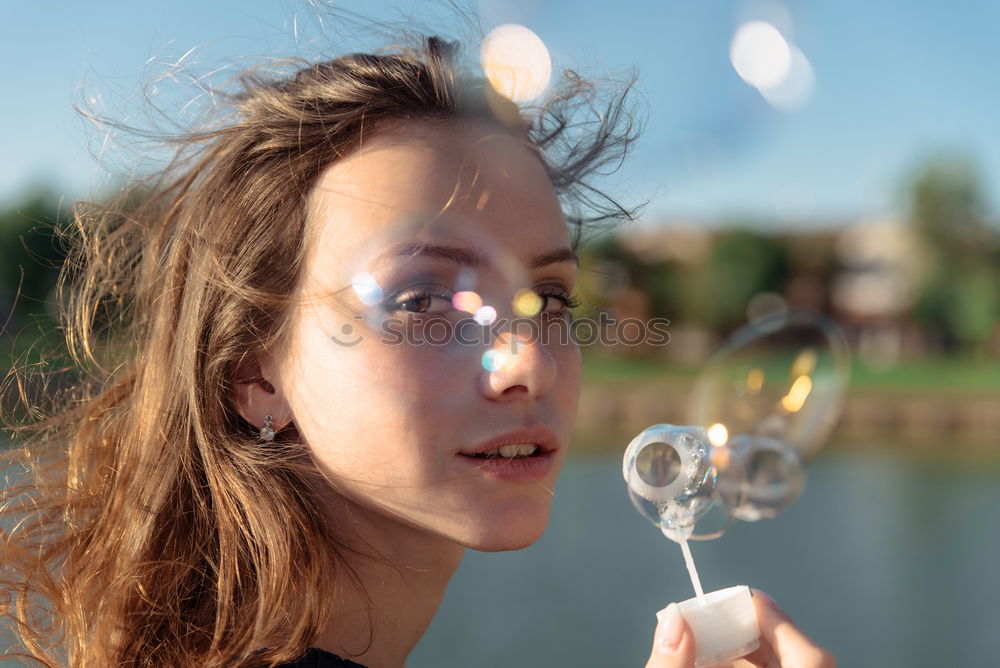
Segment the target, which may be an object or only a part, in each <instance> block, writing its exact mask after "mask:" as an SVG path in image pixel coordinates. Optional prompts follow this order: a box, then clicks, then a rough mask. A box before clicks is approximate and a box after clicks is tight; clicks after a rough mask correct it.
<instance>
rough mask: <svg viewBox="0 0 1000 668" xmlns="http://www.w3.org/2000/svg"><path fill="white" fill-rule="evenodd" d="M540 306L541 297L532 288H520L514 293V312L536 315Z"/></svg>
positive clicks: (541, 302) (527, 315)
mask: <svg viewBox="0 0 1000 668" xmlns="http://www.w3.org/2000/svg"><path fill="white" fill-rule="evenodd" d="M542 306H543V301H542V298H541V296H539V294H538V293H537V292H535V291H534V290H529V289H528V288H522V289H521V290H518V291H517V293H516V294H515V295H514V312H515V313H517V314H518V315H520V316H524V317H526V318H530V317H532V316H534V315H537V314H538V312H539V311H541V310H542Z"/></svg>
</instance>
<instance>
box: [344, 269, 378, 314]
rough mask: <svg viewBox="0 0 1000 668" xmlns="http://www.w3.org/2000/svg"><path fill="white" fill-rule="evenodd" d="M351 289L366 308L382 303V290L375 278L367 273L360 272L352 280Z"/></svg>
mask: <svg viewBox="0 0 1000 668" xmlns="http://www.w3.org/2000/svg"><path fill="white" fill-rule="evenodd" d="M351 288H353V289H354V294H356V295H357V296H358V299H360V300H361V303H362V304H364V305H365V306H374V305H375V304H378V303H379V302H381V301H382V288H381V287H380V286H379V284H378V281H377V280H375V277H374V276H372V275H371V274H369V273H368V272H366V271H359V272H358V273H356V274H354V277H353V278H352V279H351Z"/></svg>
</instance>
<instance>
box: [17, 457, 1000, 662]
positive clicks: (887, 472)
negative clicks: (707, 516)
mask: <svg viewBox="0 0 1000 668" xmlns="http://www.w3.org/2000/svg"><path fill="white" fill-rule="evenodd" d="M692 551H693V553H694V557H695V561H696V563H697V565H698V570H699V572H700V574H701V579H702V582H703V584H704V585H705V588H706V590H709V589H718V588H722V587H727V586H730V585H735V584H749V585H751V586H754V587H759V588H761V589H763V590H764V591H766V592H768V593H770V594H771V595H772V596H774V598H775V599H777V601H778V603H779V604H781V606H782V607H783V608H784V609H785V610H786V611H787V612H788V613H789V614H790V615H791V616H792V617H793V619H795V620H796V622H797V623H798V624H799V626H800V627H801V628H803V629H804V630H805V631H806V632H807V633H808V634H809V635H810V636H812V637H813V638H814V639H815V640H816V641H817V642H819V643H820V644H821V645H823V646H824V647H826V648H828V649H830V650H832V651H833V652H834V654H835V655H836V656H837V659H838V662H839V665H841V666H844V667H845V668H854V667H868V666H870V667H872V668H876V667H877V668H893V667H896V666H899V667H906V668H920V667H926V668H941V667H942V666H972V665H997V664H998V663H1000V659H998V650H997V646H998V643H997V637H998V635H1000V604H998V601H1000V570H998V566H997V564H998V562H1000V559H998V557H1000V466H998V465H997V463H996V462H992V463H989V464H983V463H979V464H977V463H975V462H968V461H966V462H964V463H962V462H960V463H955V462H948V461H946V460H943V459H939V460H934V461H931V460H927V459H916V458H913V457H906V456H902V455H898V454H886V453H882V454H873V453H866V454H828V455H825V456H823V457H821V458H819V459H818V460H816V461H814V462H812V464H811V465H810V468H809V477H808V484H807V487H806V491H805V493H804V494H803V496H802V498H800V499H799V501H798V502H797V503H796V504H795V505H793V506H792V507H791V508H790V509H789V510H787V511H786V512H785V513H784V514H782V515H781V516H780V517H778V518H777V519H774V520H765V521H762V522H757V523H754V524H744V523H737V524H736V525H735V526H733V527H732V528H731V529H730V530H729V532H728V533H727V534H726V535H725V536H723V537H722V538H721V539H718V540H714V541H707V542H696V543H692ZM692 595H693V591H692V589H691V582H690V580H689V579H688V576H687V573H686V571H685V568H684V561H683V558H682V555H681V550H680V548H679V547H678V546H677V545H676V544H674V543H671V542H669V541H668V540H666V539H665V538H663V537H662V536H661V535H660V534H659V532H658V531H657V530H656V529H655V528H654V527H652V526H651V525H649V524H647V523H646V521H645V520H643V519H642V518H641V517H640V515H639V514H638V513H637V512H636V511H635V510H634V509H633V508H632V505H631V503H630V502H629V500H628V498H627V496H626V494H625V487H624V482H623V481H622V478H621V460H620V458H619V457H618V456H617V455H584V454H577V455H574V456H573V457H572V458H571V459H570V460H569V461H568V462H567V465H566V468H565V469H564V473H563V475H562V477H561V478H560V481H559V485H558V487H557V489H556V497H555V500H554V506H553V514H552V520H551V523H550V525H549V529H548V531H547V532H546V534H545V536H544V537H543V538H542V539H541V540H540V541H539V542H538V543H536V544H535V545H533V546H532V547H530V548H528V549H525V550H520V551H517V552H508V553H494V554H483V553H476V552H469V553H468V554H467V556H466V557H465V559H464V560H463V563H462V565H461V567H460V568H459V571H458V573H457V574H456V576H455V579H454V580H453V581H452V584H451V585H450V587H449V589H448V593H447V595H446V597H445V601H444V603H443V605H442V607H441V610H440V613H439V615H438V616H437V618H436V619H435V621H434V623H433V624H432V626H431V628H430V629H429V631H428V633H427V635H426V636H425V637H424V640H423V641H422V643H421V644H420V645H419V646H418V647H417V649H416V651H415V652H414V653H413V654H412V655H411V659H410V661H409V662H408V668H432V667H433V668H441V667H447V666H478V667H483V668H489V667H497V668H500V667H501V666H502V667H505V668H506V667H508V666H521V667H524V668H531V667H542V666H545V667H550V666H574V667H589V666H593V667H595V668H597V667H600V668H608V667H612V668H614V667H618V666H622V667H631V666H635V667H638V666H642V665H644V663H645V660H646V658H647V657H648V654H649V647H650V645H651V642H652V632H653V627H654V626H655V623H656V619H655V617H654V614H655V612H656V611H657V610H659V609H660V608H662V607H664V606H665V605H666V604H667V603H669V602H670V601H679V600H683V599H686V598H689V597H691V596H692ZM0 635H2V634H0ZM0 640H2V639H0ZM4 665H12V664H8V663H5V664H4Z"/></svg>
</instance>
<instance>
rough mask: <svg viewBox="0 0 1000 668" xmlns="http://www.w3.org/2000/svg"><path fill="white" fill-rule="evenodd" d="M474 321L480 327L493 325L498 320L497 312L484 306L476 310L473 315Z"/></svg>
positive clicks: (490, 307)
mask: <svg viewBox="0 0 1000 668" xmlns="http://www.w3.org/2000/svg"><path fill="white" fill-rule="evenodd" d="M472 319H473V320H475V321H476V322H478V323H479V324H480V325H492V324H493V322H494V321H495V320H496V319H497V310H496V309H495V308H493V307H492V306H482V307H480V308H478V309H476V312H475V313H474V314H473V315H472Z"/></svg>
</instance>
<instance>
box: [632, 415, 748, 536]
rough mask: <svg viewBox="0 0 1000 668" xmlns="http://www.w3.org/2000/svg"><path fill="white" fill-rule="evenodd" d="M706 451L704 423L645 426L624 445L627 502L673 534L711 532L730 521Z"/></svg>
mask: <svg viewBox="0 0 1000 668" xmlns="http://www.w3.org/2000/svg"><path fill="white" fill-rule="evenodd" d="M711 451H712V445H711V444H710V443H709V441H708V434H707V433H706V431H705V430H704V429H702V428H700V427H675V426H672V425H668V424H658V425H653V426H652V427H649V428H647V429H645V430H644V431H643V432H642V433H641V434H639V435H638V436H636V437H635V438H634V439H633V440H632V442H631V443H630V444H629V446H628V448H626V450H625V457H624V459H623V461H622V475H623V476H624V478H625V482H626V483H627V485H628V491H629V497H630V498H631V499H632V503H633V504H635V507H636V508H637V509H638V510H639V512H640V513H642V514H643V516H645V517H646V518H647V519H648V520H650V521H651V522H652V523H653V524H655V525H656V526H657V527H659V528H660V529H661V531H663V533H664V534H665V535H667V536H668V537H670V538H672V539H673V540H687V539H695V540H699V539H706V538H714V537H716V536H717V535H721V533H722V531H724V530H725V529H726V527H727V526H728V525H729V524H730V523H731V521H732V516H731V515H730V513H729V511H728V509H727V504H726V502H725V500H724V499H723V498H722V495H721V494H722V493H721V491H720V490H719V489H718V488H717V476H718V472H717V470H716V468H715V466H714V465H713V462H712V457H711Z"/></svg>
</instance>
